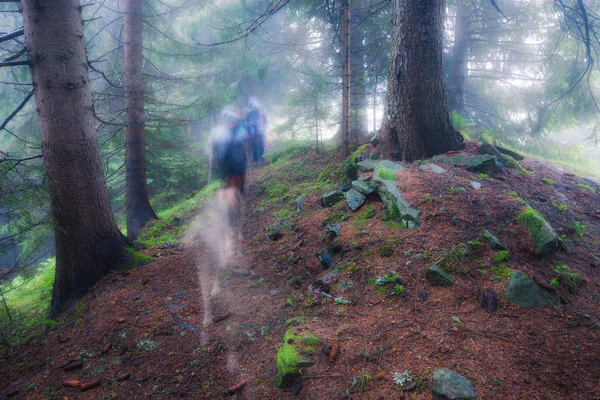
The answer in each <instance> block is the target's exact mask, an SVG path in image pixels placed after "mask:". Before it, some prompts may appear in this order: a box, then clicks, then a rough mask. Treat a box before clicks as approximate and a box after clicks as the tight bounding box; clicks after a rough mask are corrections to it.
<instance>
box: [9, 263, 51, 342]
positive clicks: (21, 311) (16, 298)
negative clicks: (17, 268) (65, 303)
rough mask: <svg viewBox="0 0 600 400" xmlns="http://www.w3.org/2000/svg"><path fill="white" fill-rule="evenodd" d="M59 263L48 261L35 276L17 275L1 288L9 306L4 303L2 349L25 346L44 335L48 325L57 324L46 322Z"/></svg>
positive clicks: (41, 264) (41, 265) (42, 264)
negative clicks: (5, 346)
mask: <svg viewBox="0 0 600 400" xmlns="http://www.w3.org/2000/svg"><path fill="white" fill-rule="evenodd" d="M55 262H56V259H55V258H48V259H47V260H46V261H44V262H41V263H40V266H39V268H38V270H37V272H36V273H35V275H33V276H31V277H24V276H17V277H15V278H13V279H12V280H10V281H8V282H7V283H4V284H2V285H0V291H1V294H2V295H3V296H2V297H3V300H4V302H6V305H5V304H4V303H3V302H2V303H0V347H2V346H4V345H7V344H10V345H15V344H18V343H22V342H24V341H26V340H28V339H29V338H31V337H33V336H35V335H37V334H39V333H41V332H42V331H43V330H44V328H45V327H46V326H52V325H54V324H55V323H56V322H54V321H47V320H46V317H47V315H48V311H49V308H50V299H51V297H52V285H53V283H54V271H55ZM0 300H2V299H1V298H0ZM7 308H8V311H7ZM5 341H7V342H8V343H5Z"/></svg>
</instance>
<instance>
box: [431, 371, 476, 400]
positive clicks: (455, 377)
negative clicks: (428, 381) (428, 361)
mask: <svg viewBox="0 0 600 400" xmlns="http://www.w3.org/2000/svg"><path fill="white" fill-rule="evenodd" d="M433 392H434V393H435V394H438V395H440V396H442V397H443V398H444V399H450V400H457V399H476V398H477V395H476V394H475V385H474V384H473V382H471V381H470V380H468V379H467V378H465V377H464V376H462V375H460V374H457V373H456V372H454V371H451V370H449V369H446V368H436V369H435V371H434V372H433Z"/></svg>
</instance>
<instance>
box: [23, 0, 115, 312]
mask: <svg viewBox="0 0 600 400" xmlns="http://www.w3.org/2000/svg"><path fill="white" fill-rule="evenodd" d="M21 7H22V10H23V25H24V29H25V43H26V47H27V53H28V57H29V61H30V69H31V77H32V80H33V85H34V94H35V102H36V107H37V113H38V116H39V125H40V132H41V143H42V154H43V158H44V166H45V169H46V175H47V176H48V180H49V184H50V199H51V202H52V213H53V217H54V223H55V229H54V230H55V240H56V276H55V279H54V289H53V292H52V302H51V307H50V316H51V317H52V316H54V315H56V314H57V313H59V312H61V311H62V310H63V309H64V308H66V307H67V306H68V305H70V304H71V303H72V302H73V301H74V300H76V299H78V298H80V297H81V296H83V295H84V294H85V293H86V292H87V291H88V290H89V288H90V287H92V286H93V285H94V284H95V283H96V282H97V281H98V280H99V279H100V278H102V277H103V276H104V275H105V274H106V273H107V272H108V271H109V270H110V269H111V268H113V267H115V266H116V265H117V264H118V263H119V262H120V261H121V259H122V256H123V245H124V244H125V242H126V240H125V237H123V235H122V234H121V232H120V231H119V229H118V227H117V225H116V223H115V220H114V217H113V214H112V210H111V205H110V201H109V198H108V191H107V189H106V184H105V182H104V176H103V173H102V166H101V162H100V154H99V152H98V143H97V137H96V130H95V128H94V116H93V113H92V96H91V92H90V88H89V85H88V69H87V58H86V54H85V47H84V41H83V24H82V19H81V12H80V4H79V1H78V0H22V1H21Z"/></svg>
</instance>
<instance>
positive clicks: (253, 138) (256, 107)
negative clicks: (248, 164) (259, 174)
mask: <svg viewBox="0 0 600 400" xmlns="http://www.w3.org/2000/svg"><path fill="white" fill-rule="evenodd" d="M245 125H246V129H247V131H248V144H249V149H248V151H249V153H250V155H251V156H252V160H253V161H254V162H255V163H256V164H258V165H262V164H263V154H264V153H265V131H266V129H267V113H266V112H265V110H264V109H263V107H262V106H261V104H260V103H259V102H258V99H257V98H256V97H250V99H249V100H248V106H247V107H246V117H245Z"/></svg>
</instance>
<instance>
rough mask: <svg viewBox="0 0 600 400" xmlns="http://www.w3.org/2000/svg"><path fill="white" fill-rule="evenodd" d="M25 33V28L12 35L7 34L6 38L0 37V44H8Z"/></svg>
mask: <svg viewBox="0 0 600 400" xmlns="http://www.w3.org/2000/svg"><path fill="white" fill-rule="evenodd" d="M0 2H1V1H0ZM23 33H24V30H23V28H21V29H17V30H16V31H13V32H11V33H7V34H6V35H4V36H0V43H2V42H6V41H7V40H10V39H14V38H16V37H19V36H22V35H23Z"/></svg>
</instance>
